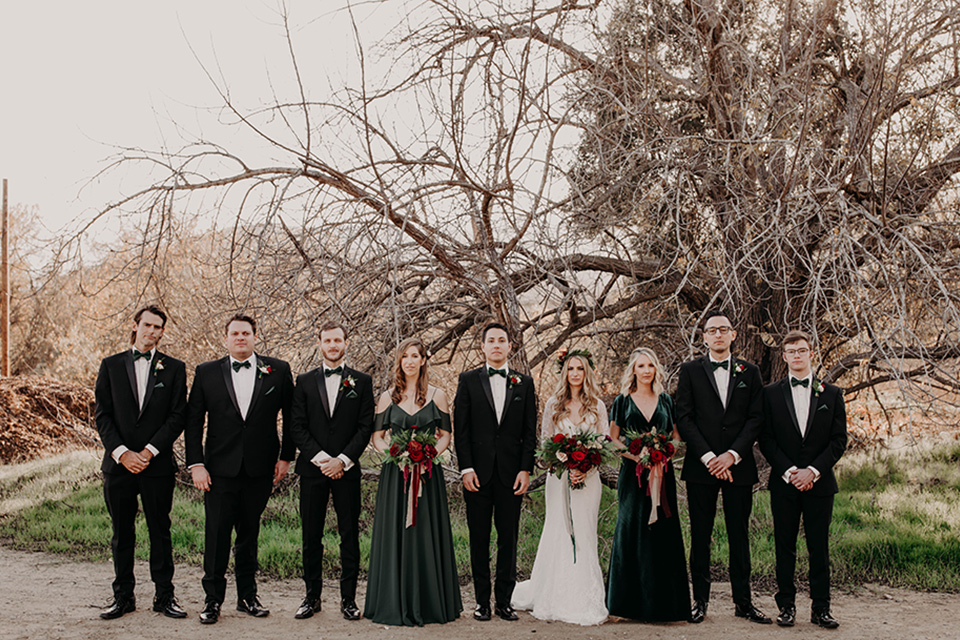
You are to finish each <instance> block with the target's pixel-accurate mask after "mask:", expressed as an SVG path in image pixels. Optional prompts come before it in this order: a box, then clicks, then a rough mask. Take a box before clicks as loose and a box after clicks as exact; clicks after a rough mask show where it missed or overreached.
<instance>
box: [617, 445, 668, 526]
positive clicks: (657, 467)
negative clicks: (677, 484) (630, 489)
mask: <svg viewBox="0 0 960 640" xmlns="http://www.w3.org/2000/svg"><path fill="white" fill-rule="evenodd" d="M670 436H671V433H670V432H668V431H661V430H658V429H657V428H656V427H654V428H653V429H651V430H650V431H644V432H642V433H639V432H637V431H632V430H630V429H625V430H624V431H623V437H624V439H625V442H624V444H625V445H626V447H627V450H628V451H629V452H630V453H631V454H633V455H635V456H639V458H640V462H639V463H638V464H637V486H639V487H640V488H641V489H643V488H644V486H643V472H644V471H645V470H649V481H648V482H647V486H646V490H647V495H648V496H650V500H651V502H652V505H651V509H650V519H649V522H648V523H649V524H653V523H654V522H656V521H657V507H659V506H663V512H664V515H666V516H667V517H668V518H669V517H670V516H671V515H672V514H671V513H670V505H669V504H668V503H667V496H666V484H665V483H664V482H663V474H664V473H665V471H666V466H667V463H668V462H669V461H670V459H671V458H673V456H674V455H675V454H676V453H677V447H678V446H679V444H680V443H679V442H675V441H674V440H673V439H672V438H671V437H670ZM661 501H662V502H661Z"/></svg>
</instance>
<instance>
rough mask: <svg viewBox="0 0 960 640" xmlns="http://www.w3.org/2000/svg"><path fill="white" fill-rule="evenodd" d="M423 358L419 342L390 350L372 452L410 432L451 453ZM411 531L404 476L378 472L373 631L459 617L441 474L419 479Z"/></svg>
mask: <svg viewBox="0 0 960 640" xmlns="http://www.w3.org/2000/svg"><path fill="white" fill-rule="evenodd" d="M427 375H428V373H427V350H426V347H425V346H424V344H423V343H422V342H421V341H420V340H419V339H418V338H407V339H406V340H404V341H403V342H401V343H400V346H399V347H398V348H397V357H396V362H395V366H394V385H393V388H392V389H391V390H390V391H387V392H384V394H383V396H382V397H381V398H380V402H379V404H378V406H377V416H376V429H377V430H376V431H375V432H374V434H373V446H374V448H375V449H376V450H377V451H379V452H381V453H383V452H385V451H387V450H388V449H389V448H390V434H396V433H399V432H400V431H401V430H404V429H412V428H414V427H416V429H417V430H418V431H420V430H422V429H430V430H432V431H434V432H435V433H436V435H437V445H436V447H437V451H438V452H439V453H442V452H443V451H444V450H445V449H446V448H447V447H448V446H449V445H450V434H451V428H450V408H449V402H448V401H447V396H446V394H444V392H443V391H442V390H440V389H437V388H436V387H431V386H430V385H429V384H428V379H427ZM421 486H422V488H423V493H422V495H420V497H419V498H418V502H417V507H416V509H417V511H416V524H414V525H412V526H407V508H408V498H409V496H408V494H407V491H406V490H405V487H404V479H403V472H402V471H401V470H400V468H399V467H397V466H396V465H395V464H394V463H392V462H385V463H384V464H383V468H382V469H381V471H380V486H379V488H378V489H377V507H376V512H375V514H374V518H373V539H372V541H371V545H370V571H369V580H368V582H367V599H366V603H365V605H364V608H363V609H364V611H363V615H364V617H366V618H370V619H371V620H373V621H374V622H376V623H378V624H388V625H406V626H422V625H424V624H429V623H443V622H450V621H451V620H455V619H456V618H457V617H459V616H460V612H461V611H463V603H462V602H461V600H460V583H459V581H458V574H457V564H456V560H455V557H454V553H453V536H452V534H451V532H450V513H449V510H448V508H447V486H446V483H445V482H444V479H443V469H442V467H441V466H440V465H439V464H436V465H434V467H433V472H432V475H430V476H429V477H428V476H427V475H426V474H424V475H423V476H422V485H421Z"/></svg>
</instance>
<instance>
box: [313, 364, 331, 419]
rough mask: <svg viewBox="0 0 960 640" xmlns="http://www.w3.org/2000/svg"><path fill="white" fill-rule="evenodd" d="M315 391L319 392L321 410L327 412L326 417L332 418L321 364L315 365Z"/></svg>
mask: <svg viewBox="0 0 960 640" xmlns="http://www.w3.org/2000/svg"><path fill="white" fill-rule="evenodd" d="M317 391H319V392H320V404H322V405H323V410H324V411H326V412H327V418H328V419H329V418H332V417H333V414H332V413H331V412H330V399H329V398H327V376H325V375H323V367H322V366H320V367H317Z"/></svg>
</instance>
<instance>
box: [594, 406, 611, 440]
mask: <svg viewBox="0 0 960 640" xmlns="http://www.w3.org/2000/svg"><path fill="white" fill-rule="evenodd" d="M597 415H598V416H599V417H600V424H599V425H597V426H598V429H597V430H598V431H599V432H600V433H601V434H603V435H605V436H609V435H610V417H609V416H608V415H607V407H606V405H605V404H603V400H599V399H598V400H597Z"/></svg>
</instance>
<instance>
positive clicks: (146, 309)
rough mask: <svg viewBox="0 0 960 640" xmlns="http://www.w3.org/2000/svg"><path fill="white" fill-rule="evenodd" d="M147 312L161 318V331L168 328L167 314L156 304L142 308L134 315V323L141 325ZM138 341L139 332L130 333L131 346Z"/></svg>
mask: <svg viewBox="0 0 960 640" xmlns="http://www.w3.org/2000/svg"><path fill="white" fill-rule="evenodd" d="M147 312H150V313H152V314H153V315H155V316H160V320H162V322H161V323H160V328H161V329H162V328H164V327H166V326H167V314H165V313H164V312H163V309H161V308H160V307H158V306H157V305H155V304H148V305H147V306H145V307H143V308H141V309H140V310H139V311H137V312H136V313H135V314H133V323H134V324H140V318H142V317H143V314H144V313H147ZM136 341H137V330H136V329H134V330H133V331H131V332H130V344H133V343H134V342H136Z"/></svg>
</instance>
